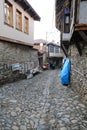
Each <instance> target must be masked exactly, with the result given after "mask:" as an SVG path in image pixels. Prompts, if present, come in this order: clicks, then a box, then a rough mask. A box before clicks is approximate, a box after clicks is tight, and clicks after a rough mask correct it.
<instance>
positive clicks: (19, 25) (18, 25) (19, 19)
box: [16, 9, 22, 31]
mask: <svg viewBox="0 0 87 130" xmlns="http://www.w3.org/2000/svg"><path fill="white" fill-rule="evenodd" d="M16 29H18V30H20V31H22V13H21V12H20V11H19V10H17V9H16Z"/></svg>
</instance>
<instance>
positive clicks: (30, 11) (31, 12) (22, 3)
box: [14, 0, 41, 21]
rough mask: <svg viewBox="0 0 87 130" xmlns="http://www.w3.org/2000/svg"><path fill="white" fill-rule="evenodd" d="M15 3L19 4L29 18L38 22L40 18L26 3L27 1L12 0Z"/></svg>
mask: <svg viewBox="0 0 87 130" xmlns="http://www.w3.org/2000/svg"><path fill="white" fill-rule="evenodd" d="M14 1H15V2H17V3H18V4H20V5H21V6H22V8H23V9H24V10H25V11H27V12H28V13H29V14H30V16H31V17H32V18H33V19H34V20H36V21H40V19H41V18H40V16H39V15H38V14H37V12H36V11H35V10H34V9H33V8H32V6H31V5H30V4H29V3H28V1H27V0H14Z"/></svg>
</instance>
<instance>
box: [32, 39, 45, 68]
mask: <svg viewBox="0 0 87 130" xmlns="http://www.w3.org/2000/svg"><path fill="white" fill-rule="evenodd" d="M46 45H47V41H46V40H44V39H36V40H34V47H33V48H35V49H37V50H38V60H39V65H40V66H41V67H42V66H43V64H44V63H46V61H47V58H46Z"/></svg>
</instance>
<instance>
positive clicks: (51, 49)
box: [49, 45, 54, 53]
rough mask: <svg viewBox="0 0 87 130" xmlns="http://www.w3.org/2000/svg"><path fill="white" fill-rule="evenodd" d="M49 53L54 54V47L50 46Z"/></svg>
mask: <svg viewBox="0 0 87 130" xmlns="http://www.w3.org/2000/svg"><path fill="white" fill-rule="evenodd" d="M49 51H50V52H52V53H54V46H52V45H49Z"/></svg>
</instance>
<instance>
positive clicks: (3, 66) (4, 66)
mask: <svg viewBox="0 0 87 130" xmlns="http://www.w3.org/2000/svg"><path fill="white" fill-rule="evenodd" d="M14 65H16V66H18V68H17V69H18V70H14V68H13V66H14ZM37 66H38V55H37V51H36V50H34V49H32V48H30V47H29V46H24V45H19V44H15V43H14V44H13V43H8V42H2V41H0V83H4V82H9V81H13V80H16V79H17V78H20V77H24V75H25V74H26V72H27V71H28V70H30V69H32V68H34V67H37Z"/></svg>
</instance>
